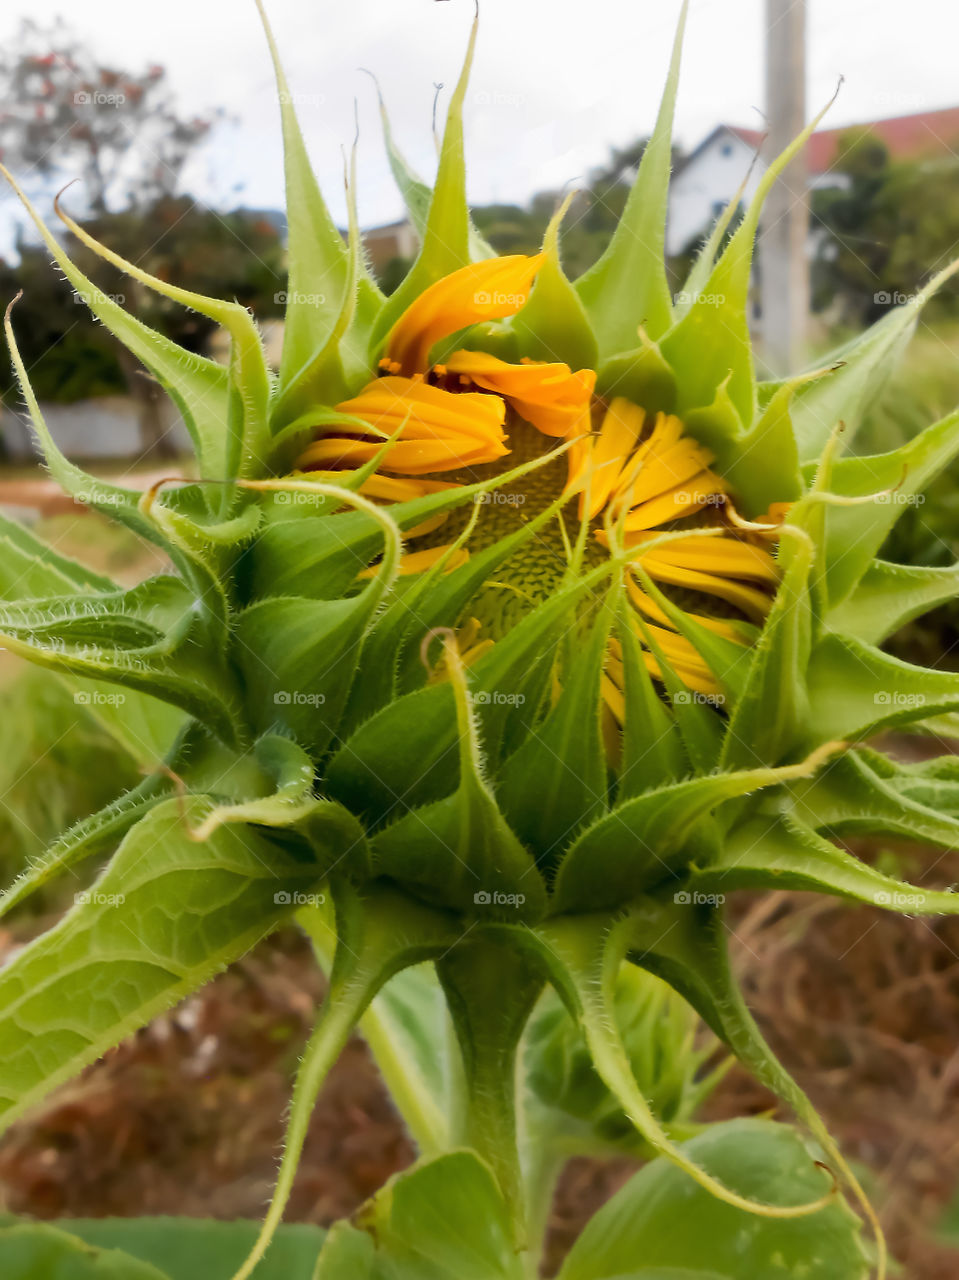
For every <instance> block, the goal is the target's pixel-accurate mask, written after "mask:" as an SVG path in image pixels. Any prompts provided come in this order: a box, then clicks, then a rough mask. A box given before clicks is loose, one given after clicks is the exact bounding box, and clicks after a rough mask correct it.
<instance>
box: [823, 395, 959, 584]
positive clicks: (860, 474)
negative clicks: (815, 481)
mask: <svg viewBox="0 0 959 1280" xmlns="http://www.w3.org/2000/svg"><path fill="white" fill-rule="evenodd" d="M957 457H959V410H957V411H956V412H955V413H951V414H949V415H948V416H947V417H945V418H943V419H942V420H941V421H939V422H936V423H934V424H933V425H932V426H931V427H927V428H926V430H925V431H923V432H921V433H920V434H919V435H918V436H916V437H915V439H913V440H909V441H908V442H907V443H906V444H904V445H903V446H902V448H900V449H895V450H894V451H893V452H892V453H883V454H878V455H876V456H874V457H859V458H840V459H839V460H838V461H837V462H836V463H835V464H834V465H833V467H832V471H831V475H830V478H829V482H828V488H829V490H830V491H831V492H832V493H836V494H840V495H842V496H843V497H856V498H859V497H864V496H866V495H868V494H875V495H876V497H875V500H874V501H872V502H861V503H856V504H855V505H830V506H828V507H827V510H826V547H825V556H826V585H827V590H828V594H829V603H830V605H831V606H835V605H838V604H840V603H841V602H842V601H843V600H844V599H845V598H846V597H847V596H848V595H849V594H850V592H851V591H852V590H853V589H854V587H855V586H856V585H857V583H858V582H859V581H860V579H861V578H862V576H863V574H864V573H865V572H866V570H867V569H868V567H869V564H870V562H871V561H872V559H873V557H874V556H875V555H876V553H877V552H878V551H879V548H880V547H881V546H882V544H883V542H884V541H885V539H886V535H887V534H888V532H889V530H890V529H891V528H892V527H893V525H894V524H895V523H896V521H897V519H898V518H899V516H901V515H902V513H903V511H904V510H905V509H906V506H907V505H908V504H909V503H910V502H913V501H918V502H921V501H922V499H921V497H918V495H921V494H922V491H923V490H924V489H925V488H926V487H927V486H928V485H929V484H930V483H931V481H932V480H934V479H935V478H936V476H937V475H939V473H940V472H941V471H942V470H943V469H944V468H945V467H947V466H948V465H949V464H950V463H951V462H953V461H954V460H955V458H957Z"/></svg>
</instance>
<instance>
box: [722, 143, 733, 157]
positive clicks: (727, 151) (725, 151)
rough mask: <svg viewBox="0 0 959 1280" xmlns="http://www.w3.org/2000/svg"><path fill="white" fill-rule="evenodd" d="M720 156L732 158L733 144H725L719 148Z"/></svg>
mask: <svg viewBox="0 0 959 1280" xmlns="http://www.w3.org/2000/svg"><path fill="white" fill-rule="evenodd" d="M719 154H720V155H721V156H731V155H732V154H733V144H732V143H731V142H724V143H723V145H722V146H721V147H720V148H719Z"/></svg>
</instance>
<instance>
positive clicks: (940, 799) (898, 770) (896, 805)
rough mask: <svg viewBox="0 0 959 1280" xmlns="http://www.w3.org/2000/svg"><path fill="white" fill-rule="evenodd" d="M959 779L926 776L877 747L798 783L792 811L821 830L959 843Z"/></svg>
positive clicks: (848, 756) (852, 753)
mask: <svg viewBox="0 0 959 1280" xmlns="http://www.w3.org/2000/svg"><path fill="white" fill-rule="evenodd" d="M956 791H957V788H956V786H955V783H952V782H950V781H947V780H945V779H942V780H940V779H936V778H926V777H924V776H923V774H921V773H917V772H916V766H908V765H901V764H898V763H896V762H895V761H892V760H888V759H886V757H885V756H881V755H880V754H879V753H878V752H874V751H865V750H858V751H850V752H849V753H848V754H846V755H844V756H841V757H839V758H837V759H836V760H834V761H833V763H832V765H831V766H830V768H829V769H826V770H824V771H823V772H822V773H821V774H820V775H819V776H818V777H817V778H813V779H811V780H808V781H803V782H797V783H793V785H792V786H791V787H790V788H789V792H790V809H789V811H790V813H792V814H793V815H794V816H795V817H796V818H797V819H798V820H799V821H801V822H804V823H808V824H809V825H810V826H812V827H815V828H816V829H817V830H829V831H830V832H836V833H838V834H852V833H857V832H862V833H874V832H883V833H886V834H889V835H896V836H901V837H902V838H903V839H906V840H926V841H928V842H929V843H930V844H936V845H941V846H945V847H946V848H952V847H955V846H957V845H959V798H957V794H956Z"/></svg>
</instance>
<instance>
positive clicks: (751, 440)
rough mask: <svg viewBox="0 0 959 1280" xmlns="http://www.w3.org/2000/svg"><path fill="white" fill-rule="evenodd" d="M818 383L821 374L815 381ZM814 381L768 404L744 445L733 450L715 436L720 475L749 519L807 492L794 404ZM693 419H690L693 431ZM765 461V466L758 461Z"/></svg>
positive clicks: (793, 386)
mask: <svg viewBox="0 0 959 1280" xmlns="http://www.w3.org/2000/svg"><path fill="white" fill-rule="evenodd" d="M813 376H816V377H818V376H819V374H818V372H817V374H815V375H813ZM808 380H809V375H805V376H802V377H799V378H793V379H791V380H790V381H789V382H785V383H783V385H782V386H781V387H779V388H777V390H776V392H775V394H774V395H773V397H772V399H771V400H770V401H769V404H768V405H766V407H765V409H764V410H763V411H762V413H760V415H759V417H758V418H757V420H756V422H755V423H754V424H753V425H752V426H751V427H750V428H749V430H748V431H747V432H746V433H745V435H744V436H742V438H741V439H739V440H737V441H735V443H733V444H730V443H729V442H728V440H723V439H722V437H721V436H720V435H719V434H718V433H714V434H713V436H712V438H711V440H710V443H714V444H715V445H716V452H717V458H718V461H719V469H720V471H721V472H722V474H723V476H724V477H725V478H726V479H727V480H728V481H729V483H730V485H731V486H732V490H733V493H734V494H735V495H736V499H737V502H742V504H743V509H744V512H745V514H746V515H747V516H750V517H756V516H761V515H763V514H764V513H765V512H766V510H767V509H768V508H769V504H770V501H776V502H795V501H796V499H797V498H799V497H800V495H801V494H802V490H803V484H802V474H801V472H800V469H799V452H798V450H797V448H796V435H795V431H794V429H793V423H792V402H793V397H794V396H795V394H796V391H797V390H798V388H799V387H800V386H802V385H804V384H805V383H806V382H807V381H808ZM693 421H694V419H692V418H691V419H690V425H691V424H692V422H693ZM758 459H762V465H757V460H758Z"/></svg>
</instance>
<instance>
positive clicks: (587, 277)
mask: <svg viewBox="0 0 959 1280" xmlns="http://www.w3.org/2000/svg"><path fill="white" fill-rule="evenodd" d="M687 7H688V6H687V4H686V3H684V4H683V7H682V10H681V12H680V17H679V25H678V27H677V30H676V39H675V42H674V44H673V55H672V60H671V61H670V64H669V74H668V76H667V77H666V86H665V88H664V90H663V98H662V103H661V105H660V108H659V115H658V116H657V119H656V127H655V128H654V130H653V133H652V136H651V137H650V139H649V142H648V143H647V145H646V149H645V151H644V152H643V157H642V160H641V161H640V163H639V172H638V174H637V175H636V182H635V183H634V185H633V189H632V191H631V192H630V194H629V199H628V201H627V202H626V208H625V209H624V211H623V216H622V218H621V219H620V221H619V224H618V226H617V228H616V230H615V232H614V233H613V238H612V239H611V240H610V242H609V245H608V246H607V248H606V251H605V252H604V253H603V255H602V257H601V258H600V259H599V261H598V262H597V263H596V264H595V266H593V267H591V268H590V269H589V270H588V271H587V272H586V273H585V274H584V275H583V276H581V277H580V279H579V280H578V281H577V283H576V288H577V291H578V293H579V296H580V297H581V298H582V300H583V305H584V307H585V308H586V313H587V315H588V316H589V319H590V323H591V324H592V326H593V332H594V333H595V334H596V340H597V343H598V345H599V354H600V357H601V358H605V357H608V356H612V355H615V354H616V353H617V352H620V351H629V350H632V348H633V347H634V346H635V344H636V333H637V330H638V328H639V326H640V325H642V326H643V328H644V329H645V330H646V331H647V332H648V333H649V334H650V336H651V337H652V338H654V339H655V338H658V337H659V336H660V335H661V334H663V333H665V332H666V330H667V329H668V328H669V327H670V325H671V323H672V317H673V311H672V297H671V295H670V290H669V282H668V280H667V278H666V265H665V256H666V213H667V207H668V203H669V172H670V166H671V164H672V131H673V112H674V109H675V105H676V89H677V87H678V85H679V66H680V59H681V57H682V45H683V33H684V31H685V28H686V13H687Z"/></svg>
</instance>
